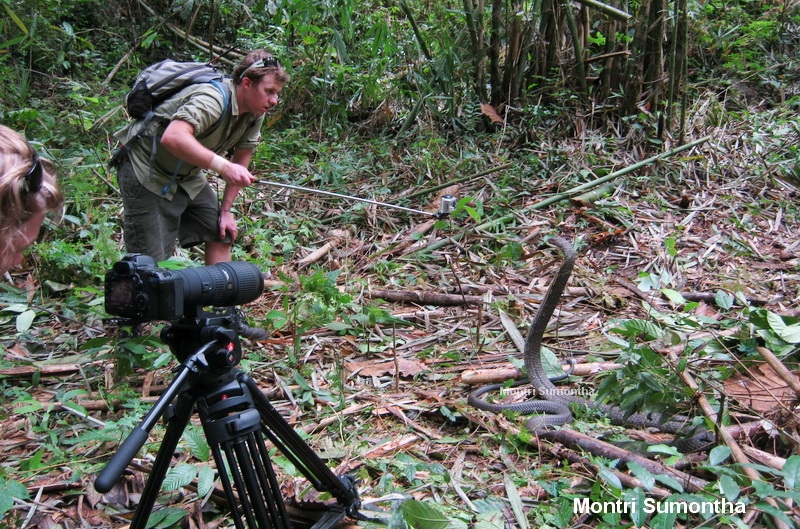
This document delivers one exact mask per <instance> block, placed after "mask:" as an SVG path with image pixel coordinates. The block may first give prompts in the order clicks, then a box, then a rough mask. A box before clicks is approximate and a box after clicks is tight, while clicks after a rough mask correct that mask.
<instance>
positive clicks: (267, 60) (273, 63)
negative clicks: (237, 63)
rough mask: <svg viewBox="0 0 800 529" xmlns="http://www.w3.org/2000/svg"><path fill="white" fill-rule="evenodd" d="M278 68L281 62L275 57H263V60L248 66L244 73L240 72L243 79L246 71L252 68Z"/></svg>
mask: <svg viewBox="0 0 800 529" xmlns="http://www.w3.org/2000/svg"><path fill="white" fill-rule="evenodd" d="M280 67H281V61H280V60H278V58H277V57H264V58H263V59H259V60H257V61H256V62H254V63H253V64H251V65H250V66H248V67H247V68H245V69H244V71H243V72H242V77H244V74H246V73H247V72H248V71H250V70H252V69H254V68H280Z"/></svg>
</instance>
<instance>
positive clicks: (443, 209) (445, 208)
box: [439, 195, 458, 217]
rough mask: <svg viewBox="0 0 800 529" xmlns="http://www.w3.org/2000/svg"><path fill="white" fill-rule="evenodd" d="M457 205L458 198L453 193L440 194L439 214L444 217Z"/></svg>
mask: <svg viewBox="0 0 800 529" xmlns="http://www.w3.org/2000/svg"><path fill="white" fill-rule="evenodd" d="M457 205H458V199H457V198H456V197H454V196H453V195H444V196H442V202H441V204H440V205H439V216H440V217H444V216H446V215H449V214H450V213H452V212H453V210H454V209H456V206H457Z"/></svg>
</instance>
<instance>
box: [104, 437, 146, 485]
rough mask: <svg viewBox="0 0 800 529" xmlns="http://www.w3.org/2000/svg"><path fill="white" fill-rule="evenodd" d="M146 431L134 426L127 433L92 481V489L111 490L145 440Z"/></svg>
mask: <svg viewBox="0 0 800 529" xmlns="http://www.w3.org/2000/svg"><path fill="white" fill-rule="evenodd" d="M147 436H148V432H147V430H145V429H144V428H141V427H136V428H134V429H133V431H132V432H131V433H130V435H128V437H127V438H126V439H125V441H123V442H122V444H121V445H119V449H118V450H117V453H116V454H114V455H113V456H112V457H111V459H110V460H109V461H108V463H107V464H106V466H105V468H104V469H103V470H102V472H100V474H99V475H98V476H97V479H96V480H95V481H94V489H95V490H96V491H97V492H99V493H101V494H103V493H106V492H108V491H110V490H111V488H112V487H113V486H114V483H116V482H117V480H118V479H119V477H120V476H121V475H122V472H123V471H124V470H125V468H126V467H127V466H128V463H130V462H131V461H132V460H133V458H134V456H135V455H136V453H137V452H138V451H139V449H140V448H141V447H142V446H144V443H145V442H146V441H147Z"/></svg>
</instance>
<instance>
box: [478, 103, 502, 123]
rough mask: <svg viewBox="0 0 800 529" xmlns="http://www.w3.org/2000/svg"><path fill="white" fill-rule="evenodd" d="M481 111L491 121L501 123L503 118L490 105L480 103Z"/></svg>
mask: <svg viewBox="0 0 800 529" xmlns="http://www.w3.org/2000/svg"><path fill="white" fill-rule="evenodd" d="M481 113H482V114H483V115H484V116H486V117H488V118H489V119H490V120H492V123H502V122H503V118H501V117H500V115H499V114H498V113H497V110H495V108H494V107H493V106H492V105H489V104H486V103H481Z"/></svg>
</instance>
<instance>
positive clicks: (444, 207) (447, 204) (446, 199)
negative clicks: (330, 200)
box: [256, 180, 457, 217]
mask: <svg viewBox="0 0 800 529" xmlns="http://www.w3.org/2000/svg"><path fill="white" fill-rule="evenodd" d="M256 183H257V184H262V185H266V186H273V187H282V188H284V189H293V190H295V191H303V192H307V193H316V194H318V195H325V196H329V197H336V198H343V199H345V200H357V201H359V202H366V203H368V204H375V205H376V206H382V207H386V208H394V209H399V210H401V211H406V212H408V213H416V214H418V215H430V216H432V217H442V216H445V215H447V214H449V213H450V212H452V211H453V210H454V209H455V207H456V202H457V200H456V197H454V196H452V195H445V196H443V197H442V204H441V206H440V208H439V211H438V212H437V213H431V212H430V211H423V210H421V209H413V208H407V207H404V206H398V205H397V204H389V203H387V202H379V201H377V200H372V199H369V198H362V197H354V196H351V195H344V194H341V193H334V192H332V191H323V190H321V189H313V188H310V187H303V186H297V185H292V184H283V183H280V182H270V181H268V180H256Z"/></svg>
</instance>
